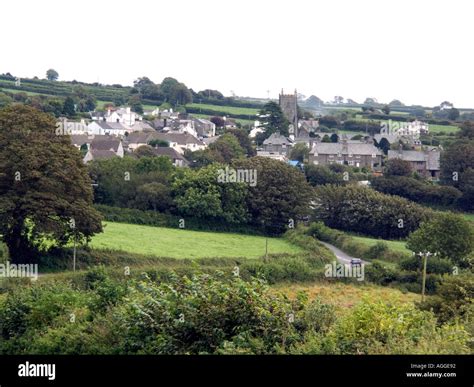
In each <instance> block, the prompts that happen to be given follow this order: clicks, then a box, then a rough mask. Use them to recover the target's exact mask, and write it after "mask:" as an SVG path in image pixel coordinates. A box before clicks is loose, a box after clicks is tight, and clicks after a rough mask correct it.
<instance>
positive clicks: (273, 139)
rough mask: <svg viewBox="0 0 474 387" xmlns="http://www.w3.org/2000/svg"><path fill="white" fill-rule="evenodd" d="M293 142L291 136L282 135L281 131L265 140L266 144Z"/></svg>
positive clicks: (289, 143)
mask: <svg viewBox="0 0 474 387" xmlns="http://www.w3.org/2000/svg"><path fill="white" fill-rule="evenodd" d="M292 143H293V142H292V141H291V140H290V139H289V138H287V137H285V136H282V135H281V134H280V133H272V134H271V136H270V137H268V138H267V139H266V140H265V141H263V144H264V145H291V144H292Z"/></svg>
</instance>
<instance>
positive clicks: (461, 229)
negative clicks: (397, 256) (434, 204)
mask: <svg viewBox="0 0 474 387" xmlns="http://www.w3.org/2000/svg"><path fill="white" fill-rule="evenodd" d="M407 247H408V248H409V249H410V250H411V251H413V252H415V253H418V252H426V251H429V252H431V253H438V254H439V256H440V257H441V258H449V259H451V261H452V262H453V263H454V264H459V265H462V266H467V262H466V257H467V256H468V255H469V253H470V252H471V251H472V250H473V249H474V230H473V228H472V226H471V224H470V223H469V222H468V221H467V220H465V219H464V218H463V217H462V216H460V215H456V214H453V213H449V212H448V213H440V214H437V215H436V216H435V217H432V218H431V219H430V220H429V221H426V222H424V223H422V224H421V226H420V228H419V229H418V230H416V231H415V232H413V233H412V234H410V236H409V238H408V241H407Z"/></svg>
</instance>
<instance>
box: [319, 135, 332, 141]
mask: <svg viewBox="0 0 474 387" xmlns="http://www.w3.org/2000/svg"><path fill="white" fill-rule="evenodd" d="M321 142H331V138H330V137H329V136H328V135H327V134H325V135H324V137H323V139H322V140H321Z"/></svg>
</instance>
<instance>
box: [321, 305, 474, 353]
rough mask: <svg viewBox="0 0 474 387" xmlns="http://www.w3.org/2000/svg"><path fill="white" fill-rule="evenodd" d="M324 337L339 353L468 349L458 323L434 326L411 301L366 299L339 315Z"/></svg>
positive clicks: (459, 351)
mask: <svg viewBox="0 0 474 387" xmlns="http://www.w3.org/2000/svg"><path fill="white" fill-rule="evenodd" d="M326 340H331V341H332V342H333V343H334V344H333V345H335V347H336V348H337V349H336V351H337V353H340V354H407V353H423V354H449V353H451V354H462V353H469V348H468V346H467V343H468V340H469V335H468V333H467V332H466V331H465V330H464V329H463V327H462V326H449V325H445V326H443V327H441V328H437V327H436V319H435V318H434V316H433V315H432V314H431V313H429V312H423V311H420V310H417V309H416V308H415V307H414V306H413V305H410V304H403V305H400V306H394V305H387V304H384V303H382V302H370V301H368V300H363V301H362V302H361V303H360V304H359V305H357V306H356V307H355V308H354V310H353V311H352V312H351V313H350V314H348V315H346V316H344V317H343V318H342V319H340V320H339V321H338V322H337V324H336V326H335V327H334V330H333V331H332V332H331V333H330V335H329V337H327V338H326Z"/></svg>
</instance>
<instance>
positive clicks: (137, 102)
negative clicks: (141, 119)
mask: <svg viewBox="0 0 474 387" xmlns="http://www.w3.org/2000/svg"><path fill="white" fill-rule="evenodd" d="M128 105H130V108H131V109H132V111H134V112H137V113H138V114H143V105H142V101H141V98H140V97H139V96H138V95H132V96H131V97H130V98H129V99H128Z"/></svg>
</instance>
